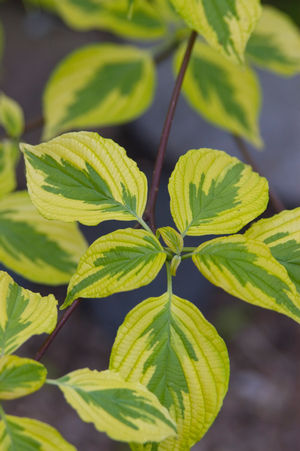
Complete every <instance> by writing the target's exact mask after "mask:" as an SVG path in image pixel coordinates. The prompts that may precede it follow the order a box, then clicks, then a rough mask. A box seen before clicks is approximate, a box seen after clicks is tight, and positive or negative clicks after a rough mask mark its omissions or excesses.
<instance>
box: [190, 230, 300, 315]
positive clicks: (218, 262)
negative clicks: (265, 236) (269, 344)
mask: <svg viewBox="0 0 300 451" xmlns="http://www.w3.org/2000/svg"><path fill="white" fill-rule="evenodd" d="M193 262H194V263H195V265H196V266H197V268H198V269H199V271H200V272H201V273H202V274H203V275H204V276H205V277H206V278H207V279H208V280H209V281H210V282H212V283H213V284H215V285H217V286H218V287H221V288H223V289H224V290H225V291H227V292H228V293H230V294H232V295H233V296H236V297H238V298H240V299H243V300H244V301H246V302H249V303H250V304H254V305H258V306H260V307H264V308H267V309H270V310H275V311H276V312H279V313H283V314H284V315H287V316H289V317H290V318H293V319H294V320H295V321H297V322H298V323H300V296H299V295H298V293H297V291H296V288H295V286H294V284H293V283H292V282H291V281H290V279H289V276H288V274H287V271H286V269H285V268H284V267H283V266H282V265H281V264H280V263H278V262H277V261H276V260H275V258H274V257H272V254H271V251H270V249H269V248H268V246H267V245H266V244H264V243H262V242H260V241H255V240H252V239H248V238H246V237H245V236H243V235H236V236H230V237H225V238H216V239H214V240H211V241H209V242H206V243H204V244H201V245H200V246H199V247H198V248H197V250H196V251H195V254H194V256H193Z"/></svg>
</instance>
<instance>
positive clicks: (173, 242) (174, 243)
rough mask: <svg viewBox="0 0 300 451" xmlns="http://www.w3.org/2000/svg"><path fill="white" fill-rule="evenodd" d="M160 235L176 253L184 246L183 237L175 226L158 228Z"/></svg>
mask: <svg viewBox="0 0 300 451" xmlns="http://www.w3.org/2000/svg"><path fill="white" fill-rule="evenodd" d="M157 235H158V237H159V236H160V235H161V237H162V239H163V240H164V242H165V243H166V245H167V246H168V247H169V248H170V249H171V250H172V251H173V252H175V254H180V253H181V251H182V248H183V238H182V236H181V235H180V234H179V233H178V232H177V231H176V230H175V229H173V227H161V228H160V229H157Z"/></svg>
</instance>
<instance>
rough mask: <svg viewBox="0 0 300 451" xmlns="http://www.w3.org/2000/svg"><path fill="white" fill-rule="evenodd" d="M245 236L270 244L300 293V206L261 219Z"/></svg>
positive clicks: (274, 254)
mask: <svg viewBox="0 0 300 451" xmlns="http://www.w3.org/2000/svg"><path fill="white" fill-rule="evenodd" d="M245 236H246V237H247V238H250V239H254V240H259V241H263V242H264V243H265V244H267V245H268V247H269V248H270V250H271V252H272V255H273V257H274V258H276V260H277V261H279V263H281V264H282V265H283V266H284V267H285V269H286V270H287V272H288V275H289V276H290V279H291V280H292V282H293V283H294V284H295V286H296V288H297V291H298V293H300V208H295V209H294V210H290V211H282V212H281V213H279V214H278V215H275V216H273V217H272V218H268V219H261V220H260V221H258V222H256V223H255V224H253V225H252V226H251V227H250V229H248V230H247V231H246V233H245Z"/></svg>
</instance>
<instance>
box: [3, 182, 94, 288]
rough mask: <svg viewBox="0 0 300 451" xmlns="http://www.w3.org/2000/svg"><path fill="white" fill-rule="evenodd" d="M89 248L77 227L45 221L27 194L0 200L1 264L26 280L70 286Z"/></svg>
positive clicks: (23, 193)
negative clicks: (71, 279)
mask: <svg viewBox="0 0 300 451" xmlns="http://www.w3.org/2000/svg"><path fill="white" fill-rule="evenodd" d="M86 249H87V244H86V242H85V239H84V237H83V236H82V234H81V233H80V231H79V229H78V227H77V225H76V224H67V223H64V222H60V221H51V222H50V221H47V220H46V219H44V218H43V216H41V215H40V214H39V213H38V211H37V210H36V208H35V207H34V205H33V204H32V202H31V200H30V198H29V196H28V193H27V191H19V192H16V193H11V194H10V195H8V196H5V197H4V198H3V199H2V200H0V261H1V262H2V263H4V264H5V265H6V266H7V267H9V268H10V269H12V270H13V271H15V272H18V273H20V274H21V275H22V276H23V277H26V278H27V279H30V280H33V281H34V282H38V283H45V284H47V285H59V284H64V283H68V282H69V280H70V278H71V276H72V275H73V274H74V272H75V270H76V267H77V264H78V261H79V259H80V257H81V256H82V255H83V253H84V252H85V251H86Z"/></svg>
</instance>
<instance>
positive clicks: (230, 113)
mask: <svg viewBox="0 0 300 451" xmlns="http://www.w3.org/2000/svg"><path fill="white" fill-rule="evenodd" d="M183 52H184V47H183V46H182V47H181V48H180V49H179V50H178V51H177V53H176V55H175V60H174V66H175V71H176V72H177V71H178V70H179V68H180V64H181V61H182V58H183ZM183 93H184V95H185V97H186V100H187V101H188V103H189V104H190V106H191V107H192V108H194V109H195V110H196V111H197V112H198V113H199V114H201V115H202V116H204V118H205V119H207V120H208V121H210V122H212V123H213V124H215V125H217V126H218V127H221V128H223V129H225V130H228V131H230V132H233V133H236V134H238V135H241V136H243V137H244V138H246V139H248V140H249V141H250V142H251V143H252V144H254V145H255V146H257V147H261V146H262V141H261V137H260V133H259V126H258V117H259V112H260V105H261V94H260V86H259V83H258V80H257V78H256V75H255V73H254V72H253V71H252V70H251V69H250V68H248V67H240V66H238V65H236V64H233V63H232V62H231V61H228V60H227V59H226V58H223V57H222V56H221V55H219V54H218V52H216V51H215V50H214V49H212V48H210V47H209V46H208V45H206V44H204V43H201V42H199V41H198V42H196V44H195V47H194V50H193V54H192V57H191V61H190V64H189V66H188V69H187V72H186V75H185V79H184V83H183Z"/></svg>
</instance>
